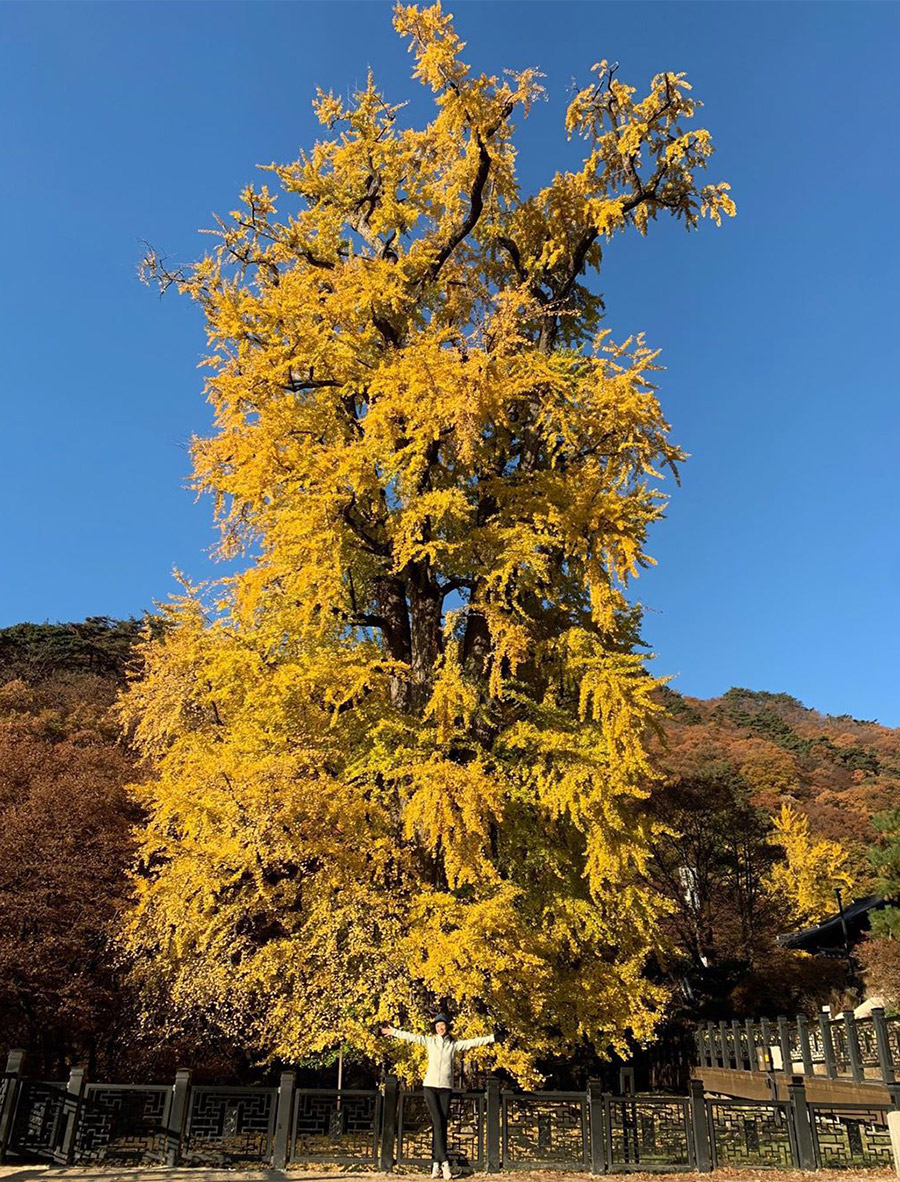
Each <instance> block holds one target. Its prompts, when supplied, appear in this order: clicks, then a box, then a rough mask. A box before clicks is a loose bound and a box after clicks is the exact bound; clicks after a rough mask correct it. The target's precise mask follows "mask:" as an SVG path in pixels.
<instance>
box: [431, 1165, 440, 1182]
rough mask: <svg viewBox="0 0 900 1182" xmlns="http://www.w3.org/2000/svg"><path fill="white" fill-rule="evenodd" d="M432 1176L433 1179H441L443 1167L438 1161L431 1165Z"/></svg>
mask: <svg viewBox="0 0 900 1182" xmlns="http://www.w3.org/2000/svg"><path fill="white" fill-rule="evenodd" d="M431 1176H432V1178H440V1176H441V1167H440V1166H439V1165H438V1163H437V1162H436V1161H433V1162H432V1163H431Z"/></svg>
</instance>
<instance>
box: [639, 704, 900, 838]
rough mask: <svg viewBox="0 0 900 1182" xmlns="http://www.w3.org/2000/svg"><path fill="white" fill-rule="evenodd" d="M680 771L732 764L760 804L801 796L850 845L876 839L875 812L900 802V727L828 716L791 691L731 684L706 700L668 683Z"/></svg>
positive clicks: (825, 830) (816, 820)
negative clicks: (716, 695)
mask: <svg viewBox="0 0 900 1182" xmlns="http://www.w3.org/2000/svg"><path fill="white" fill-rule="evenodd" d="M664 700H665V704H666V718H665V730H666V736H667V743H668V750H667V751H664V752H660V753H659V758H660V759H661V762H662V764H663V766H664V767H665V769H666V770H667V771H668V772H670V773H671V774H672V775H676V776H678V775H690V774H694V773H696V772H698V771H701V770H703V769H704V768H705V769H708V768H709V767H710V765H713V764H722V765H727V767H728V769H729V770H732V771H734V772H737V773H738V774H739V775H740V776H741V777H742V778H743V779H744V780H745V781H746V782H747V785H748V786H749V788H750V791H751V793H752V798H753V800H754V802H755V803H757V804H759V805H760V806H761V807H763V808H765V809H767V810H768V811H770V812H775V811H777V809H778V808H779V807H780V805H781V804H782V803H784V802H785V801H794V802H796V803H797V805H798V806H800V807H801V808H802V810H803V811H804V812H805V813H806V814H807V815H808V816H809V818H810V823H811V827H812V829H813V830H814V832H816V833H818V834H820V835H821V836H823V837H830V838H832V839H834V840H836V841H841V842H843V843H844V844H846V843H847V842H848V841H851V842H853V841H859V842H866V843H868V842H869V841H871V840H872V831H871V828H870V818H871V816H872V814H873V813H878V812H881V811H883V810H885V809H888V808H891V807H893V806H895V805H897V804H898V802H900V730H898V729H892V728H891V727H886V726H881V725H879V724H878V723H877V722H869V721H864V720H861V719H856V718H852V717H851V716H850V715H849V714H839V715H833V714H820V713H819V712H818V711H816V710H812V709H810V708H809V707H807V706H804V705H803V703H802V702H799V701H798V700H797V699H796V698H793V697H791V696H790V694H785V693H768V692H766V691H764V690H749V689H737V688H735V689H730V690H729V691H728V692H727V693H726V694H723V695H722V696H721V697H719V698H710V699H708V700H702V699H699V698H691V697H685V696H682V695H681V694H677V693H675V692H673V691H671V690H666V691H664Z"/></svg>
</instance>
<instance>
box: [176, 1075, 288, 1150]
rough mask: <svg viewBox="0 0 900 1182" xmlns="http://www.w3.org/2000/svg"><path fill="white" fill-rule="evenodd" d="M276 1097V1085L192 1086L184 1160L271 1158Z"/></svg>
mask: <svg viewBox="0 0 900 1182" xmlns="http://www.w3.org/2000/svg"><path fill="white" fill-rule="evenodd" d="M277 1097H278V1090H277V1088H212V1087H195V1088H192V1089H191V1102H190V1113H189V1116H188V1124H187V1131H186V1134H185V1139H184V1146H183V1148H182V1159H183V1161H184V1163H185V1164H186V1165H228V1164H230V1163H231V1162H235V1161H242V1162H246V1161H253V1162H268V1161H270V1160H271V1157H272V1140H273V1137H274V1132H275V1108H276V1102H277Z"/></svg>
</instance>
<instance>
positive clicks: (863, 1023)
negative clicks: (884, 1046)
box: [856, 1018, 881, 1076]
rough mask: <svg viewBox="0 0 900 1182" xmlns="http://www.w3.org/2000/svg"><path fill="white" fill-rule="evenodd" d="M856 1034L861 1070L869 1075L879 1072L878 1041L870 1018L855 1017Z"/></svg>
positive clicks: (878, 1073)
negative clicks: (866, 1071)
mask: <svg viewBox="0 0 900 1182" xmlns="http://www.w3.org/2000/svg"><path fill="white" fill-rule="evenodd" d="M856 1035H857V1040H858V1042H859V1057H860V1060H861V1062H862V1066H863V1070H864V1071H865V1070H868V1072H869V1074H870V1075H873V1074H876V1075H879V1076H880V1074H881V1072H880V1070H879V1061H878V1041H877V1039H876V1037H875V1023H874V1022H873V1021H872V1019H871V1018H857V1020H856Z"/></svg>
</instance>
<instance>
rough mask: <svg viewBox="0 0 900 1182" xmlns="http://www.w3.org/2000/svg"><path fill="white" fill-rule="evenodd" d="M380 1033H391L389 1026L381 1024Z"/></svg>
mask: <svg viewBox="0 0 900 1182" xmlns="http://www.w3.org/2000/svg"><path fill="white" fill-rule="evenodd" d="M381 1033H382V1034H390V1033H391V1028H390V1026H382V1027H381Z"/></svg>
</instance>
